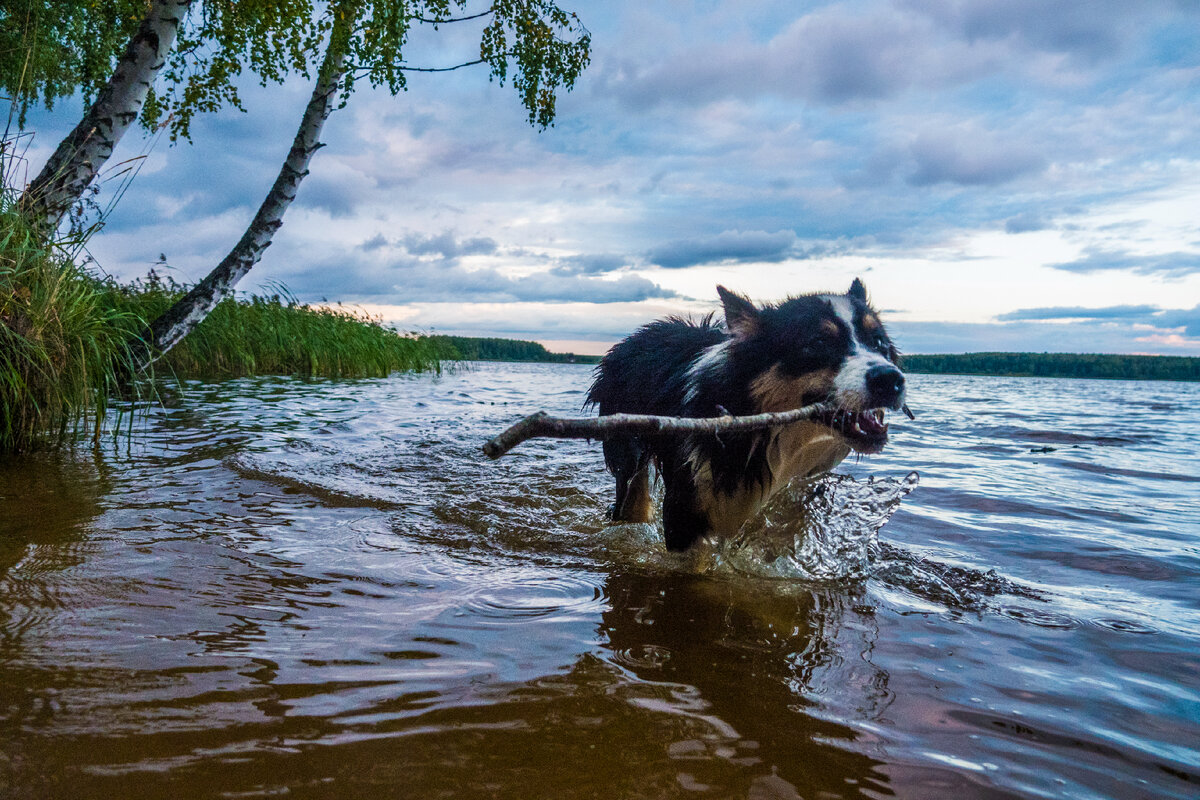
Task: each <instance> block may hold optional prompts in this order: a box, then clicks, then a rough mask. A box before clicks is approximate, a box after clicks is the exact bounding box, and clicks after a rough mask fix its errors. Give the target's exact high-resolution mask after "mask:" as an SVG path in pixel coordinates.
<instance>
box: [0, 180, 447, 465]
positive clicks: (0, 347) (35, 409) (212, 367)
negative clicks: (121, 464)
mask: <svg viewBox="0 0 1200 800" xmlns="http://www.w3.org/2000/svg"><path fill="white" fill-rule="evenodd" d="M4 194H5V195H6V197H4V198H3V199H0V453H5V452H10V453H11V452H21V451H25V450H29V449H32V448H34V447H38V446H47V445H53V444H56V443H62V442H64V441H69V440H74V439H75V438H76V437H77V436H79V435H81V434H82V433H84V432H90V433H91V434H92V436H93V437H99V435H100V432H101V429H102V427H103V423H104V419H105V416H106V413H107V411H108V406H109V402H110V399H111V398H112V397H113V395H114V393H115V392H116V391H117V390H118V388H119V387H122V386H129V385H130V382H129V381H125V380H123V378H124V377H125V376H127V375H129V374H130V364H131V359H132V358H133V353H132V350H131V347H130V343H131V342H135V341H137V338H136V337H138V336H139V335H140V333H141V331H143V330H144V329H145V327H146V324H147V321H148V320H153V319H155V318H156V317H157V316H158V315H159V314H161V313H162V312H163V311H165V310H166V309H167V308H168V307H169V306H170V304H171V303H172V302H174V300H175V299H176V298H178V297H179V296H180V295H181V294H182V293H183V291H184V289H185V288H186V287H184V286H181V285H179V284H176V283H174V282H173V281H169V280H168V281H163V280H160V279H158V278H156V277H154V276H153V273H152V275H151V277H150V278H148V279H146V280H141V281H136V282H134V283H133V284H131V285H120V284H117V283H116V282H114V281H111V280H104V281H101V280H97V279H96V278H94V277H92V276H91V275H89V274H88V273H87V272H86V271H85V270H84V269H82V268H81V267H79V266H78V265H76V264H75V263H74V261H73V260H72V259H71V258H70V257H69V256H68V255H67V254H66V253H65V251H64V250H63V249H61V248H60V247H58V246H55V245H49V244H46V243H44V242H43V241H41V240H40V239H39V236H38V235H37V233H36V232H35V231H34V230H33V229H32V228H31V226H29V225H28V224H27V223H26V222H25V221H24V220H23V219H22V218H21V216H20V215H19V214H18V213H17V212H16V210H15V208H14V204H13V202H12V201H11V196H7V195H8V193H7V192H6V193H4ZM457 357H458V354H457V352H455V351H454V350H453V348H451V347H449V346H447V345H445V344H444V343H442V342H439V341H437V340H434V339H429V338H414V337H408V336H403V335H400V334H398V333H396V332H395V331H393V330H391V329H389V328H387V327H385V326H384V325H383V324H382V323H381V321H380V320H379V319H376V318H372V317H370V316H368V315H366V314H364V313H360V312H355V311H351V310H349V309H342V308H340V307H333V308H327V307H310V306H306V305H302V304H300V303H298V302H296V301H295V299H294V298H291V297H290V296H288V295H287V293H286V291H283V290H281V291H280V292H279V293H276V294H274V295H272V296H270V297H252V298H249V299H245V300H237V301H235V300H233V299H229V300H225V301H224V302H222V303H221V304H220V305H218V306H217V308H216V309H215V310H214V311H213V312H212V314H210V315H209V316H208V318H207V319H205V320H204V321H203V322H202V323H200V325H199V326H198V327H197V328H196V329H195V330H194V331H192V332H191V333H190V334H189V335H188V336H187V338H185V339H184V340H183V341H182V342H180V343H179V344H178V345H176V346H175V347H174V348H173V349H172V350H171V351H169V352H168V353H167V354H166V355H165V356H164V357H163V358H161V359H160V360H159V361H158V362H156V363H155V365H154V371H155V374H156V375H157V376H159V377H160V378H161V377H170V376H175V377H179V378H190V377H204V378H218V377H228V376H243V375H256V374H285V375H286V374H297V375H302V376H308V377H316V376H319V377H331V378H349V377H371V376H386V375H389V374H390V373H392V372H395V371H402V370H403V371H408V370H420V371H428V370H437V371H440V368H441V364H440V360H441V359H451V358H457ZM138 385H142V386H145V385H146V384H145V382H144V381H143V382H140V383H135V384H134V388H135V389H136V387H137V386H138Z"/></svg>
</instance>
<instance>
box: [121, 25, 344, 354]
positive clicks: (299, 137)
mask: <svg viewBox="0 0 1200 800" xmlns="http://www.w3.org/2000/svg"><path fill="white" fill-rule="evenodd" d="M342 22H343V24H347V25H348V24H349V22H350V20H349V19H344V20H342ZM338 33H339V32H338V31H336V30H335V31H334V33H333V34H331V38H330V44H329V49H328V50H327V51H326V52H325V59H324V61H323V62H322V64H321V71H320V73H319V74H318V76H317V85H316V87H315V88H314V89H313V93H312V98H311V99H310V100H309V101H308V105H307V106H306V107H305V109H304V117H303V118H302V119H301V121H300V128H299V130H297V131H296V138H295V140H294V141H293V142H292V149H291V150H290V151H289V152H288V155H287V159H285V160H284V162H283V167H282V168H281V169H280V171H279V177H277V178H276V179H275V184H274V185H273V186H272V187H271V191H270V192H269V193H268V194H267V196H266V198H265V199H264V200H263V202H262V205H261V206H259V209H258V213H256V214H255V215H254V219H253V220H252V221H251V222H250V227H248V228H247V229H246V232H245V233H244V234H243V235H242V238H241V240H240V241H239V242H238V243H237V245H235V246H234V248H233V250H231V251H230V252H229V254H228V255H227V256H225V258H224V259H223V260H222V261H221V263H220V264H218V265H217V266H216V267H215V268H214V269H213V271H212V272H210V273H209V274H208V275H207V276H205V278H204V280H202V281H200V283H198V284H196V285H195V286H194V287H192V289H191V291H189V292H188V293H187V294H186V295H184V296H183V297H182V298H180V299H179V300H178V301H177V302H176V303H175V305H173V306H171V308H169V309H167V310H166V311H165V312H164V313H163V315H162V316H161V317H159V318H158V319H156V320H155V321H154V322H153V323H151V325H150V328H149V330H148V331H147V333H146V335H145V337H144V339H145V341H143V343H142V345H141V347H142V350H143V352H142V353H141V355H140V358H139V359H138V360H139V362H140V363H139V364H138V366H139V367H141V368H144V367H146V366H148V365H149V364H150V363H151V362H153V361H154V359H156V358H158V357H159V356H161V355H162V354H164V353H166V352H167V351H168V350H170V349H171V348H172V347H174V346H175V345H176V344H178V343H179V341H180V340H181V339H182V338H183V337H185V336H187V334H188V333H189V332H190V331H191V330H192V329H193V328H195V327H196V326H197V325H199V324H200V323H201V322H202V321H203V320H204V318H205V317H206V316H208V314H209V312H211V311H212V310H213V309H214V308H216V306H217V304H218V303H220V302H221V301H222V300H224V299H225V298H226V297H228V296H229V295H230V294H231V293H232V292H233V289H234V286H235V285H236V284H237V282H238V281H239V280H241V279H242V278H243V277H244V276H245V275H246V273H247V272H249V271H250V269H251V267H253V266H254V265H255V264H257V263H258V261H259V259H261V258H262V254H263V251H264V250H266V249H267V247H268V246H270V244H271V239H272V237H274V235H275V231H277V230H279V227H280V226H281V225H283V214H284V212H285V211H287V209H288V206H290V205H291V204H292V201H293V200H295V199H296V192H297V191H298V189H299V187H300V182H301V181H302V180H304V176H306V175H308V165H309V162H310V161H311V160H312V156H313V153H315V152H316V151H317V150H318V149H320V148H321V147H323V146H324V145H322V144H321V142H320V141H319V140H320V137H321V131H322V129H323V128H324V127H325V120H326V119H328V118H329V115H330V114H331V113H333V109H334V103H335V101H336V99H337V94H338V86H339V85H340V83H341V80H342V77H343V75H344V74H345V67H344V62H345V41H344V37H343V36H339V35H338Z"/></svg>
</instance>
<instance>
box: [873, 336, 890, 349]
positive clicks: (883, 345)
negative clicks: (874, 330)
mask: <svg viewBox="0 0 1200 800" xmlns="http://www.w3.org/2000/svg"><path fill="white" fill-rule="evenodd" d="M875 349H876V350H884V351H886V350H887V349H888V340H887V338H885V337H884V336H883V335H882V334H878V335H876V336H875Z"/></svg>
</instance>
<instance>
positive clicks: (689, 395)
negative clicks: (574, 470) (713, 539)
mask: <svg viewBox="0 0 1200 800" xmlns="http://www.w3.org/2000/svg"><path fill="white" fill-rule="evenodd" d="M717 292H718V293H719V294H720V296H721V302H722V303H723V304H724V306H725V325H724V326H722V325H720V324H719V323H713V321H712V316H711V315H709V316H708V317H706V318H705V319H703V320H701V321H699V322H696V321H692V320H685V319H680V318H676V317H672V318H668V319H665V320H659V321H657V322H652V323H650V324H649V325H646V326H645V327H643V328H641V329H640V330H638V331H637V332H636V333H634V334H633V335H632V336H630V337H629V338H627V339H625V340H624V341H622V342H620V343H618V344H617V345H615V346H614V347H613V348H612V349H611V350H609V351H608V354H607V355H606V356H604V359H603V360H602V361H601V362H600V366H599V367H597V368H596V380H595V382H594V383H593V384H592V387H591V390H590V391H589V392H588V397H587V403H588V405H595V406H598V407H599V412H600V415H601V416H604V415H606V414H619V413H630V414H660V415H664V416H681V417H716V416H721V415H723V414H727V413H728V414H734V415H738V416H741V415H747V414H758V413H762V412H766V411H786V410H789V409H793V408H798V407H800V406H804V405H808V404H810V403H816V402H825V403H828V404H829V405H830V406H831V407H832V408H834V409H835V410H834V411H830V412H828V413H826V414H824V415H822V416H820V417H817V418H814V419H813V420H811V421H805V422H798V423H795V424H792V425H787V426H783V427H779V428H771V429H769V430H766V431H761V432H753V433H741V434H723V435H720V436H713V435H704V436H701V435H690V436H682V437H674V436H670V437H669V436H657V437H645V438H625V439H611V440H608V441H606V442H604V461H605V464H607V465H608V469H609V471H610V472H612V474H613V476H614V477H615V478H616V482H617V498H616V503H615V505H614V506H613V519H614V520H615V521H619V522H649V521H650V520H651V519H653V515H654V513H653V509H652V507H651V495H650V481H649V477H650V475H649V466H650V464H651V462H653V463H654V464H655V466H656V467H657V469H658V471H659V474H660V475H661V476H662V479H663V488H664V490H665V494H664V497H663V511H662V515H663V531H664V534H665V537H666V543H667V547H668V548H669V549H671V550H684V549H686V548H688V547H689V546H691V545H692V544H693V543H694V542H696V541H697V540H699V539H701V538H703V537H706V536H710V535H718V536H721V535H728V534H732V533H735V532H736V531H737V529H738V528H739V527H741V525H742V523H743V522H744V521H745V520H746V519H747V518H748V517H750V516H751V515H753V514H754V513H755V512H756V511H758V509H759V508H760V507H761V506H762V504H763V503H765V502H766V501H767V499H768V498H769V497H770V496H771V495H772V494H773V493H774V492H775V491H776V490H778V489H780V488H782V487H783V486H784V485H786V484H787V482H788V481H789V480H791V479H792V478H793V477H795V476H798V475H799V476H811V475H817V474H820V473H822V472H827V471H828V470H830V469H832V468H833V467H834V466H836V465H837V464H838V463H840V462H841V460H842V459H844V458H845V457H846V456H847V455H849V453H850V451H851V450H853V451H856V452H858V453H878V452H879V451H880V450H882V449H883V446H884V445H885V444H887V438H888V426H887V425H886V424H885V423H884V421H883V416H884V409H897V410H899V409H903V410H905V411H906V412H907V407H906V406H905V405H904V374H903V373H902V372H901V371H900V369H899V368H898V367H897V366H896V364H897V360H898V356H899V354H898V352H897V350H896V347H895V346H894V345H893V344H892V341H891V339H890V338H888V335H887V332H886V331H885V330H884V327H883V323H882V322H881V321H880V319H879V315H878V313H877V312H876V311H875V310H874V309H873V308H872V307H871V305H870V303H869V302H868V301H867V291H866V288H865V287H864V286H863V284H862V281H860V280H857V279H856V280H855V281H854V283H853V284H851V286H850V291H848V292H847V293H846V294H808V295H802V296H800V297H791V298H788V299H787V300H784V301H783V302H781V303H779V304H776V305H764V306H762V307H761V308H760V307H756V306H755V305H754V304H753V303H751V302H750V300H748V299H747V298H745V297H743V296H741V295H737V294H734V293H733V292H730V291H729V290H727V289H725V287H723V286H718V287H717Z"/></svg>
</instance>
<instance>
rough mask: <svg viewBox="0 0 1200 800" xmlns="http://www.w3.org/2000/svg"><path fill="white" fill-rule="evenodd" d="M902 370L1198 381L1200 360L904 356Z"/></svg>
mask: <svg viewBox="0 0 1200 800" xmlns="http://www.w3.org/2000/svg"><path fill="white" fill-rule="evenodd" d="M903 366H904V369H906V370H907V371H909V372H918V373H921V372H923V373H930V374H935V375H948V374H954V375H1005V376H1009V375H1011V376H1034V377H1040V378H1114V379H1122V380H1133V381H1200V358H1190V357H1187V356H1127V355H1101V354H1095V353H962V354H954V355H911V356H905V357H904V362H903Z"/></svg>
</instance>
